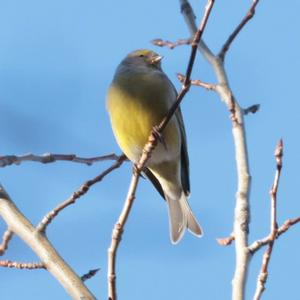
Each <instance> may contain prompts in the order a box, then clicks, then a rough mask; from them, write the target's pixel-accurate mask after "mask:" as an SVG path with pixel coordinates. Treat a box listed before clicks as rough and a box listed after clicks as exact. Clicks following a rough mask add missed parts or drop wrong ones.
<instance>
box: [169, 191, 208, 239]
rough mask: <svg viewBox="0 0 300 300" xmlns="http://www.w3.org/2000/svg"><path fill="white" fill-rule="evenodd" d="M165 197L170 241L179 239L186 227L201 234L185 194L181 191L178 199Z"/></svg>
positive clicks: (197, 234) (196, 233)
mask: <svg viewBox="0 0 300 300" xmlns="http://www.w3.org/2000/svg"><path fill="white" fill-rule="evenodd" d="M166 198H167V203H168V209H169V222H170V236H171V241H172V243H173V244H177V243H178V242H179V241H180V239H181V238H182V236H183V234H184V232H185V230H186V228H187V229H188V230H189V231H190V232H191V233H193V234H194V235H196V236H198V237H200V236H202V233H203V231H202V229H201V227H200V225H199V223H198V222H197V220H196V218H195V216H194V215H193V213H192V210H191V208H190V206H189V204H188V201H187V198H186V196H185V194H184V193H183V192H182V194H181V197H180V198H179V199H172V198H170V197H168V196H166Z"/></svg>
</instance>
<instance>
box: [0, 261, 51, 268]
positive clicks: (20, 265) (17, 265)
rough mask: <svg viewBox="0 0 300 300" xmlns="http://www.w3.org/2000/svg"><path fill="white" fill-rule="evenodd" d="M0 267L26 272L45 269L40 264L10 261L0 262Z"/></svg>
mask: <svg viewBox="0 0 300 300" xmlns="http://www.w3.org/2000/svg"><path fill="white" fill-rule="evenodd" d="M0 267H5V268H15V269H26V270H36V269H46V267H45V265H44V264H43V263H41V262H34V263H32V262H31V263H24V262H17V261H11V260H0Z"/></svg>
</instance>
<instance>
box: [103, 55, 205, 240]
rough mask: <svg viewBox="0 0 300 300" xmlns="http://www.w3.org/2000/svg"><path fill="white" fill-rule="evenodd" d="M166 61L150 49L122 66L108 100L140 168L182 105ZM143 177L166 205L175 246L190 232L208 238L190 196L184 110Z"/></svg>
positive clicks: (121, 138) (124, 145)
mask: <svg viewBox="0 0 300 300" xmlns="http://www.w3.org/2000/svg"><path fill="white" fill-rule="evenodd" d="M161 59H162V56H159V55H158V54H157V53H155V52H153V51H150V50H136V51H134V52H131V53H129V54H128V55H127V56H126V57H125V58H124V59H123V61H122V62H121V63H120V65H119V66H118V68H117V70H116V73H115V75H114V78H113V81H112V83H111V85H110V87H109V90H108V95H107V109H108V112H109V115H110V120H111V125H112V129H113V132H114V135H115V137H116V140H117V142H118V144H119V146H120V148H121V149H122V151H123V152H124V153H125V155H126V156H127V157H128V159H130V160H131V161H132V162H133V163H137V162H138V161H139V159H140V157H141V154H142V150H143V148H144V146H145V144H146V142H147V140H148V137H149V135H150V133H151V131H152V129H153V128H154V127H155V126H156V125H158V124H159V123H160V122H161V121H162V119H163V118H164V117H165V116H166V114H167V113H168V111H169V109H170V107H171V106H172V104H173V103H174V102H175V101H176V97H177V93H176V90H175V88H174V86H173V84H172V83H171V81H170V80H169V78H168V77H167V75H166V74H165V73H164V72H163V71H162V69H161ZM143 172H144V173H145V174H146V176H147V177H148V178H149V179H150V180H151V182H152V183H153V185H154V186H155V188H156V189H157V190H158V192H159V193H160V194H161V195H162V197H163V198H164V199H165V200H166V202H167V205H168V211H169V224H170V236H171V241H172V242H173V243H174V244H175V243H177V242H178V241H179V240H180V239H181V237H182V236H183V234H184V232H185V230H186V228H187V229H188V230H189V231H191V232H192V233H193V234H195V235H196V236H199V237H200V236H201V235H202V229H201V227H200V225H199V224H198V222H197V220H196V218H195V216H194V215H193V213H192V211H191V208H190V206H189V204H188V201H187V197H188V195H189V193H190V181H189V158H188V152H187V144H186V133H185V129H184V123H183V119H182V114H181V111H180V108H178V109H177V111H176V112H175V114H174V115H173V117H172V118H171V120H170V122H169V123H168V125H167V126H166V128H165V129H164V131H163V132H162V134H161V136H160V139H159V142H158V145H157V146H156V148H155V149H154V151H153V153H152V154H151V157H150V159H149V160H148V162H147V165H146V167H145V168H144V170H143Z"/></svg>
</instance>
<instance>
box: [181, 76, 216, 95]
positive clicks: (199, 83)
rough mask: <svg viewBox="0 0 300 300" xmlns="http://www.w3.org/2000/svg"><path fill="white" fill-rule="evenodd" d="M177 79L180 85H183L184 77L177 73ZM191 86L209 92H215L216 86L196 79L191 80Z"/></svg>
mask: <svg viewBox="0 0 300 300" xmlns="http://www.w3.org/2000/svg"><path fill="white" fill-rule="evenodd" d="M177 79H178V80H179V81H180V82H181V83H184V81H185V76H184V75H183V74H180V73H177ZM191 85H195V86H200V87H203V88H205V89H207V90H210V91H214V90H216V85H215V84H212V83H206V82H203V81H201V80H198V79H197V80H191Z"/></svg>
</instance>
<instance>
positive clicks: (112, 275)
mask: <svg viewBox="0 0 300 300" xmlns="http://www.w3.org/2000/svg"><path fill="white" fill-rule="evenodd" d="M213 5H214V1H213V0H208V2H207V5H206V8H205V12H204V16H203V19H202V21H201V23H200V26H199V28H198V30H197V31H196V32H195V35H194V38H193V41H192V44H191V45H192V47H191V54H190V59H189V62H188V66H187V70H186V75H185V81H184V83H183V86H182V89H181V90H180V92H179V93H178V96H177V99H176V102H174V104H173V105H172V107H171V108H170V110H169V111H168V114H167V115H166V116H165V117H164V118H163V120H162V121H161V123H160V124H159V125H158V126H157V127H155V128H153V130H152V132H151V134H150V136H149V138H148V142H147V144H146V145H145V147H144V149H143V153H142V156H141V158H140V160H139V162H138V163H137V165H136V166H135V168H134V169H135V172H134V174H133V176H132V178H131V182H130V186H129V189H128V194H127V197H126V200H125V203H124V206H123V209H122V212H121V214H120V216H119V219H118V221H117V223H116V224H115V226H114V229H113V232H112V240H111V245H110V248H109V249H108V296H109V300H116V299H117V290H116V255H117V250H118V246H119V243H120V240H121V236H122V233H123V231H124V226H125V224H126V221H127V218H128V216H129V213H130V210H131V207H132V204H133V202H134V199H135V192H136V189H137V185H138V181H139V177H140V174H141V172H142V171H143V168H144V166H145V165H146V163H147V161H148V159H149V158H150V155H151V153H152V151H153V150H154V149H155V147H156V145H157V143H158V139H159V135H160V134H161V133H162V132H163V130H164V129H165V127H166V126H167V124H168V122H169V121H170V119H171V118H172V116H173V114H174V113H175V111H176V110H177V108H178V106H179V104H180V103H181V101H182V99H183V98H184V96H185V94H186V93H187V92H188V90H189V88H190V85H191V79H190V77H191V73H192V69H193V66H194V61H195V57H196V52H197V48H198V43H199V41H200V39H201V36H202V34H203V30H204V28H205V26H206V23H207V20H208V17H209V15H210V12H211V9H212V7H213Z"/></svg>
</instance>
